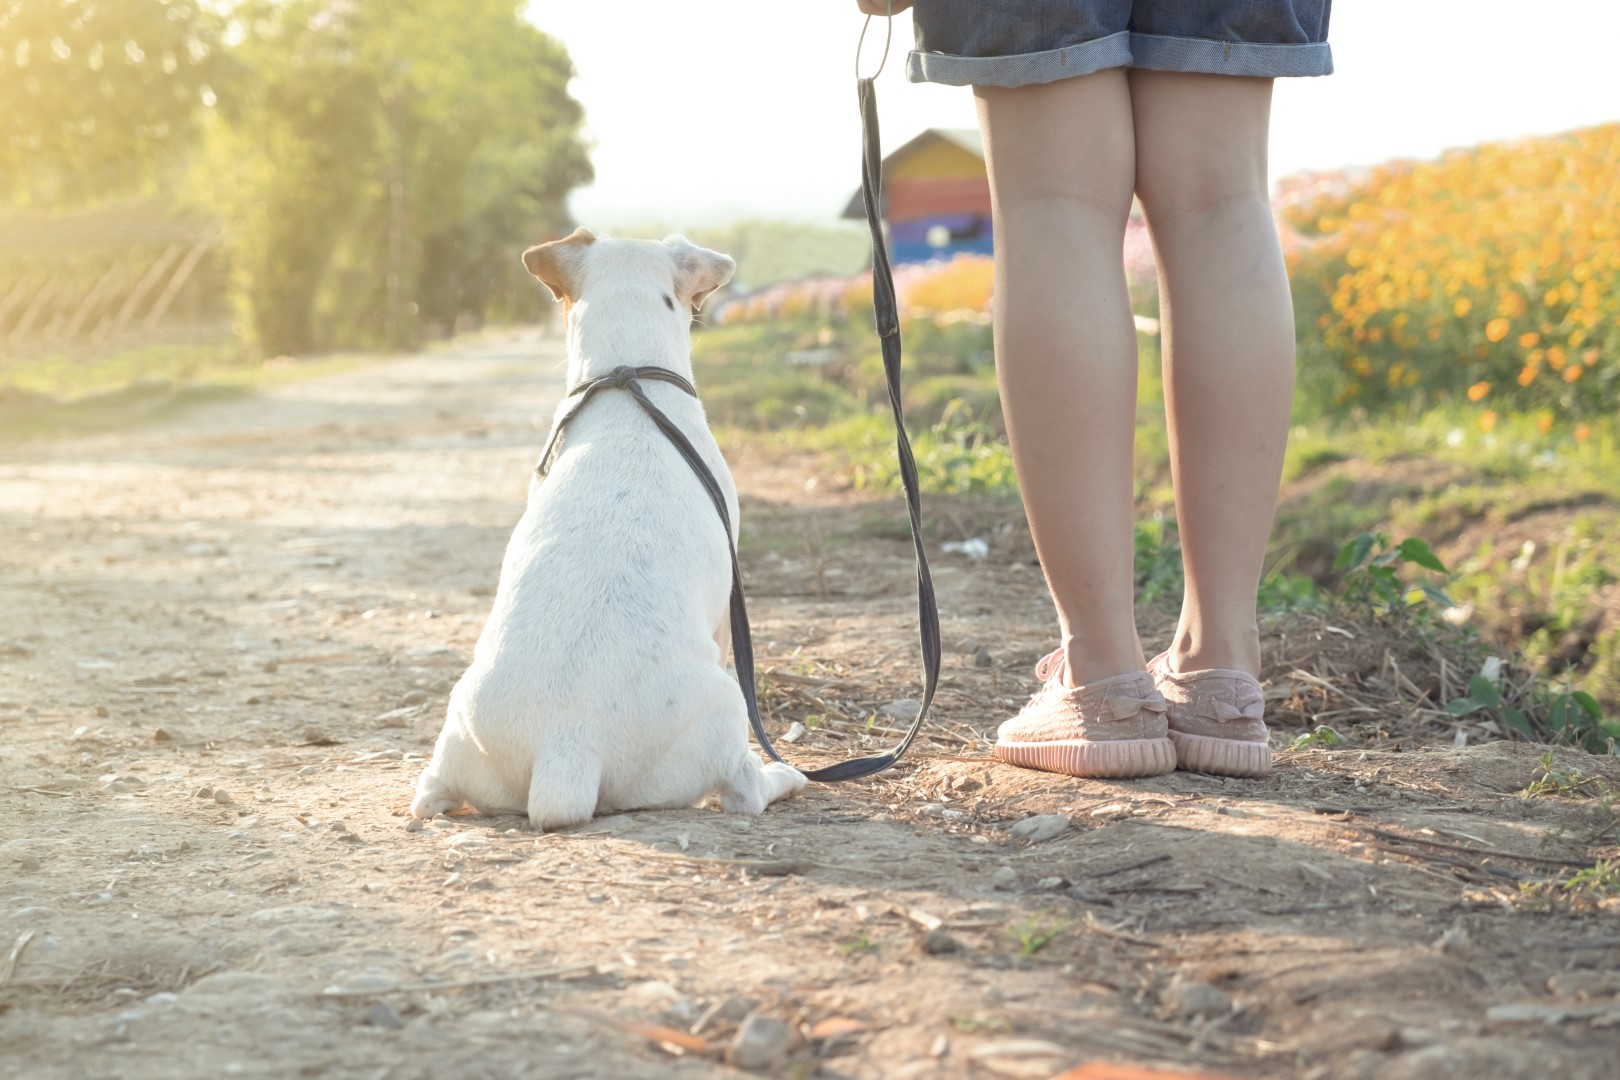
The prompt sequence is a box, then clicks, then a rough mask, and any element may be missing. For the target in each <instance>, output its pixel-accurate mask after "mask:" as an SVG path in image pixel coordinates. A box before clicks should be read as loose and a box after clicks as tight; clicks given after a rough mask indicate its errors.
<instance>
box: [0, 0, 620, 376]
mask: <svg viewBox="0 0 1620 1080" xmlns="http://www.w3.org/2000/svg"><path fill="white" fill-rule="evenodd" d="M572 74H573V72H572V66H571V64H570V62H569V59H568V56H567V53H566V52H565V51H564V50H563V48H562V47H561V46H560V45H558V44H557V43H556V42H555V41H553V40H552V39H551V38H549V37H547V36H546V35H545V34H543V33H541V32H540V31H539V30H537V29H535V28H534V27H533V26H531V25H530V24H528V23H527V22H525V21H524V20H523V19H522V18H521V17H520V12H519V7H518V5H517V4H516V3H514V2H511V0H387V2H384V0H244V2H240V3H236V4H233V5H226V6H222V5H217V4H215V5H209V6H208V7H206V8H205V7H202V6H199V5H198V4H196V3H192V2H190V0H0V100H4V101H5V102H6V108H4V109H0V298H3V297H4V296H5V295H6V293H7V287H8V285H13V284H14V283H21V284H20V285H17V286H16V288H17V289H20V290H21V291H24V292H26V291H28V290H29V289H36V290H37V289H44V288H46V286H47V285H51V283H53V282H55V283H56V284H55V285H54V286H53V288H54V291H53V292H52V299H51V301H50V304H51V305H58V304H59V305H60V306H61V308H62V311H63V312H64V313H66V312H69V311H70V310H72V309H75V308H77V309H79V312H78V314H77V315H76V316H75V315H71V314H65V315H64V316H63V317H60V318H57V319H56V320H55V322H54V323H53V322H51V321H50V315H51V312H50V311H49V310H46V311H45V312H43V314H42V313H40V312H38V311H36V312H35V313H34V315H33V317H31V318H30V321H29V326H28V327H25V329H27V330H30V331H33V332H35V333H37V331H38V329H39V328H40V327H43V326H46V325H54V326H57V327H58V329H59V330H60V328H61V327H62V326H65V325H74V324H77V325H79V326H84V325H89V324H93V323H94V322H95V321H96V320H95V315H94V312H88V313H87V311H86V310H85V309H88V308H90V307H92V306H94V304H104V305H107V306H108V307H109V309H110V308H112V307H116V306H117V304H118V303H119V300H120V298H119V297H118V296H117V295H114V294H115V293H117V292H118V290H117V289H114V288H110V287H108V282H110V281H111V278H110V271H104V270H102V269H101V266H102V264H104V263H109V261H110V260H117V259H121V258H124V257H126V256H125V253H124V252H123V251H121V250H117V249H118V246H119V245H118V243H117V238H118V237H119V236H120V235H123V234H126V233H127V234H129V235H131V236H133V235H135V234H139V233H141V232H142V229H141V226H142V225H145V226H148V228H147V230H146V231H151V229H150V225H151V223H152V222H153V221H154V220H156V219H165V220H167V219H170V218H173V219H176V220H191V221H192V222H194V223H195V222H206V223H207V225H206V226H201V225H196V224H193V226H192V227H191V231H190V232H188V233H186V234H185V236H184V237H181V238H179V240H178V241H177V240H176V237H173V236H169V235H167V234H165V235H162V236H157V235H155V234H154V236H152V237H150V238H148V242H150V243H152V244H153V245H155V246H154V248H153V251H154V254H153V255H152V256H151V259H150V260H149V261H153V269H154V270H155V269H157V263H156V261H155V260H157V253H158V252H163V253H166V251H167V247H169V246H174V244H175V243H176V242H178V243H179V246H181V247H184V246H186V245H187V244H190V243H194V242H195V243H206V244H216V241H215V239H214V238H217V247H218V251H217V252H215V253H212V254H211V257H210V258H208V259H206V260H192V266H193V267H195V266H197V265H198V263H199V261H200V262H201V265H202V266H203V268H204V272H206V273H211V274H212V275H213V277H214V281H213V282H212V284H213V286H214V287H215V289H216V290H228V292H229V296H230V308H231V312H232V314H233V316H234V326H235V329H236V332H237V334H238V335H239V337H240V339H241V340H242V341H243V342H244V343H245V344H248V345H250V346H251V347H252V348H253V349H254V350H255V351H257V352H259V353H261V354H263V355H269V356H274V355H278V354H283V353H304V352H309V351H312V350H321V349H328V348H334V347H348V346H361V347H366V346H409V345H412V344H415V343H416V342H418V341H419V340H421V338H422V337H423V336H436V335H441V334H444V333H448V332H450V331H451V330H452V329H453V328H454V327H455V326H457V325H458V324H460V325H462V326H466V325H477V324H478V323H479V322H481V321H482V320H483V319H484V318H485V317H486V316H487V315H489V314H491V313H500V312H502V311H507V310H511V309H512V308H513V307H514V306H515V304H516V303H517V302H518V301H519V298H520V297H523V296H526V295H528V293H527V292H526V291H520V290H526V286H527V279H526V277H525V276H524V275H523V272H522V270H521V267H520V266H519V263H518V260H517V255H516V253H517V252H518V251H519V250H521V248H522V246H523V245H524V244H525V243H526V242H531V241H533V240H536V239H539V238H540V237H542V236H544V235H547V234H550V233H557V232H562V231H565V227H566V226H567V225H568V224H569V223H568V221H567V207H566V199H567V195H568V192H569V191H570V190H571V189H572V188H574V187H576V186H578V185H580V184H582V183H585V182H588V181H589V180H590V178H591V167H590V161H589V158H588V156H587V153H586V147H585V145H584V142H583V141H582V139H581V137H580V126H581V124H582V122H583V114H582V111H581V109H580V107H579V105H578V103H577V102H575V101H574V100H573V99H572V98H571V97H570V96H569V94H568V90H567V86H568V81H569V79H570V78H571V77H572ZM53 222H54V223H56V227H54V228H53V227H52V226H51V225H50V224H49V223H53ZM63 222H67V223H69V224H70V225H71V224H72V223H75V222H76V223H77V227H69V226H66V225H62V223H63ZM107 222H113V223H115V224H114V226H112V227H109V226H108V225H107V224H106V223H107ZM90 223H94V227H91V224H90ZM97 236H104V237H106V238H107V240H106V242H105V244H104V245H103V246H105V247H106V248H107V249H108V250H107V251H106V252H105V253H104V254H103V255H96V254H93V253H92V254H87V253H86V249H87V248H91V249H93V248H95V246H96V238H97ZM64 238H70V239H71V241H72V242H71V243H66V242H64ZM199 238H200V239H199ZM67 248H72V249H74V250H73V253H72V262H73V263H74V267H73V269H72V270H71V272H69V271H64V270H62V269H61V268H60V267H56V266H54V265H53V262H56V261H60V260H61V259H62V258H64V257H66V256H65V251H66V249H67ZM220 256H222V257H220ZM170 264H171V265H169V266H168V267H166V268H164V269H163V271H162V274H160V275H158V276H160V277H161V276H163V275H167V274H172V273H173V272H175V270H176V269H178V267H179V266H181V265H184V260H181V259H178V258H172V259H170ZM8 268H9V269H8ZM188 272H189V268H188ZM64 274H66V275H67V277H69V278H71V277H74V276H75V275H76V276H77V278H79V279H82V280H81V285H80V286H79V287H77V288H75V287H72V286H71V285H69V286H67V287H64V284H63V279H64ZM8 276H9V280H8ZM145 276H146V274H145V273H144V272H142V271H141V269H140V265H139V264H138V263H137V264H135V265H133V266H132V268H131V269H130V271H129V272H128V273H127V274H124V275H123V278H127V279H128V287H129V288H131V289H133V288H134V286H135V285H136V284H137V283H139V281H140V280H141V279H143V278H144V277H145ZM120 280H122V279H120ZM29 282H32V283H33V284H32V285H29V284H28V283H29ZM190 287H191V288H196V287H197V285H196V284H195V283H193V284H192V285H191V286H190ZM98 288H99V289H100V290H101V291H102V292H104V293H106V294H107V295H106V296H105V297H95V296H92V295H91V294H92V292H93V291H94V290H95V289H98ZM14 291H15V290H14ZM150 291H155V292H156V293H157V295H161V292H162V290H161V288H158V289H157V290H152V289H150V288H149V292H150ZM146 299H147V298H144V297H143V298H142V300H143V302H146ZM531 299H532V297H531ZM15 306H17V307H18V311H17V312H16V318H19V319H20V317H21V315H22V314H24V313H25V312H26V311H27V308H28V307H29V306H35V305H31V304H22V305H15ZM10 329H11V330H13V331H14V330H15V329H16V324H15V322H13V324H12V325H11V327H10ZM7 330H8V327H7V325H6V324H5V322H4V320H3V318H0V345H3V344H4V343H5V337H6V333H7ZM58 336H60V334H59V333H58Z"/></svg>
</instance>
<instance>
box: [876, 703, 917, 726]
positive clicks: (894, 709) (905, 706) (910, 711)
mask: <svg viewBox="0 0 1620 1080" xmlns="http://www.w3.org/2000/svg"><path fill="white" fill-rule="evenodd" d="M920 708H922V702H920V701H918V700H916V699H915V698H908V697H907V698H900V699H899V700H897V701H891V702H889V703H888V704H887V705H885V706H883V708H881V709H879V710H878V711H879V712H881V713H882V714H883V715H884V716H887V717H889V718H890V719H893V720H904V721H906V722H907V723H908V724H909V723H910V722H911V721H913V720H915V719H916V718H917V710H918V709H920Z"/></svg>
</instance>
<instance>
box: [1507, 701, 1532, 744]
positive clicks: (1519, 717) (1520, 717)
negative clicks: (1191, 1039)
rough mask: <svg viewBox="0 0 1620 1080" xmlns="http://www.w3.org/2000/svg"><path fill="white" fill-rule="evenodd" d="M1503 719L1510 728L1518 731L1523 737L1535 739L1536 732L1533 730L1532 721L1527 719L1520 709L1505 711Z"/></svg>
mask: <svg viewBox="0 0 1620 1080" xmlns="http://www.w3.org/2000/svg"><path fill="white" fill-rule="evenodd" d="M1502 719H1503V720H1506V721H1507V723H1508V726H1509V727H1511V728H1512V729H1513V730H1514V731H1517V732H1518V733H1519V734H1520V735H1523V736H1524V737H1525V738H1527V739H1533V738H1535V730H1534V729H1533V728H1531V726H1530V721H1529V720H1528V719H1527V718H1526V717H1525V715H1524V713H1522V712H1520V711H1519V710H1518V709H1515V708H1513V707H1512V706H1509V707H1507V708H1505V709H1503V710H1502Z"/></svg>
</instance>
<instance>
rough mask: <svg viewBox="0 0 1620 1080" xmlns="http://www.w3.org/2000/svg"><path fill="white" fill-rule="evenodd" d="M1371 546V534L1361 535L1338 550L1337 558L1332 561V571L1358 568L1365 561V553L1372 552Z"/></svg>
mask: <svg viewBox="0 0 1620 1080" xmlns="http://www.w3.org/2000/svg"><path fill="white" fill-rule="evenodd" d="M1372 546H1373V535H1372V533H1362V534H1361V535H1360V536H1358V537H1356V538H1355V539H1354V540H1352V541H1350V542H1349V543H1348V544H1346V545H1344V547H1342V548H1340V549H1339V557H1338V558H1336V559H1334V560H1333V569H1335V570H1343V569H1345V568H1346V567H1350V568H1354V567H1358V566H1360V565H1361V564H1362V563H1363V562H1365V561H1366V560H1367V553H1368V552H1370V551H1372Z"/></svg>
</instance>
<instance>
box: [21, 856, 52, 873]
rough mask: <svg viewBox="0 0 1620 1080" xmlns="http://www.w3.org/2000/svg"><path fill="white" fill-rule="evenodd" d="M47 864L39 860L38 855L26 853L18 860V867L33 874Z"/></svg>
mask: <svg viewBox="0 0 1620 1080" xmlns="http://www.w3.org/2000/svg"><path fill="white" fill-rule="evenodd" d="M44 865H45V864H44V863H42V862H40V861H39V856H38V855H24V856H23V857H22V858H20V859H18V860H17V869H18V870H20V871H22V872H23V873H25V874H32V873H33V872H34V871H35V870H38V869H39V868H40V867H42V866H44Z"/></svg>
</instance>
